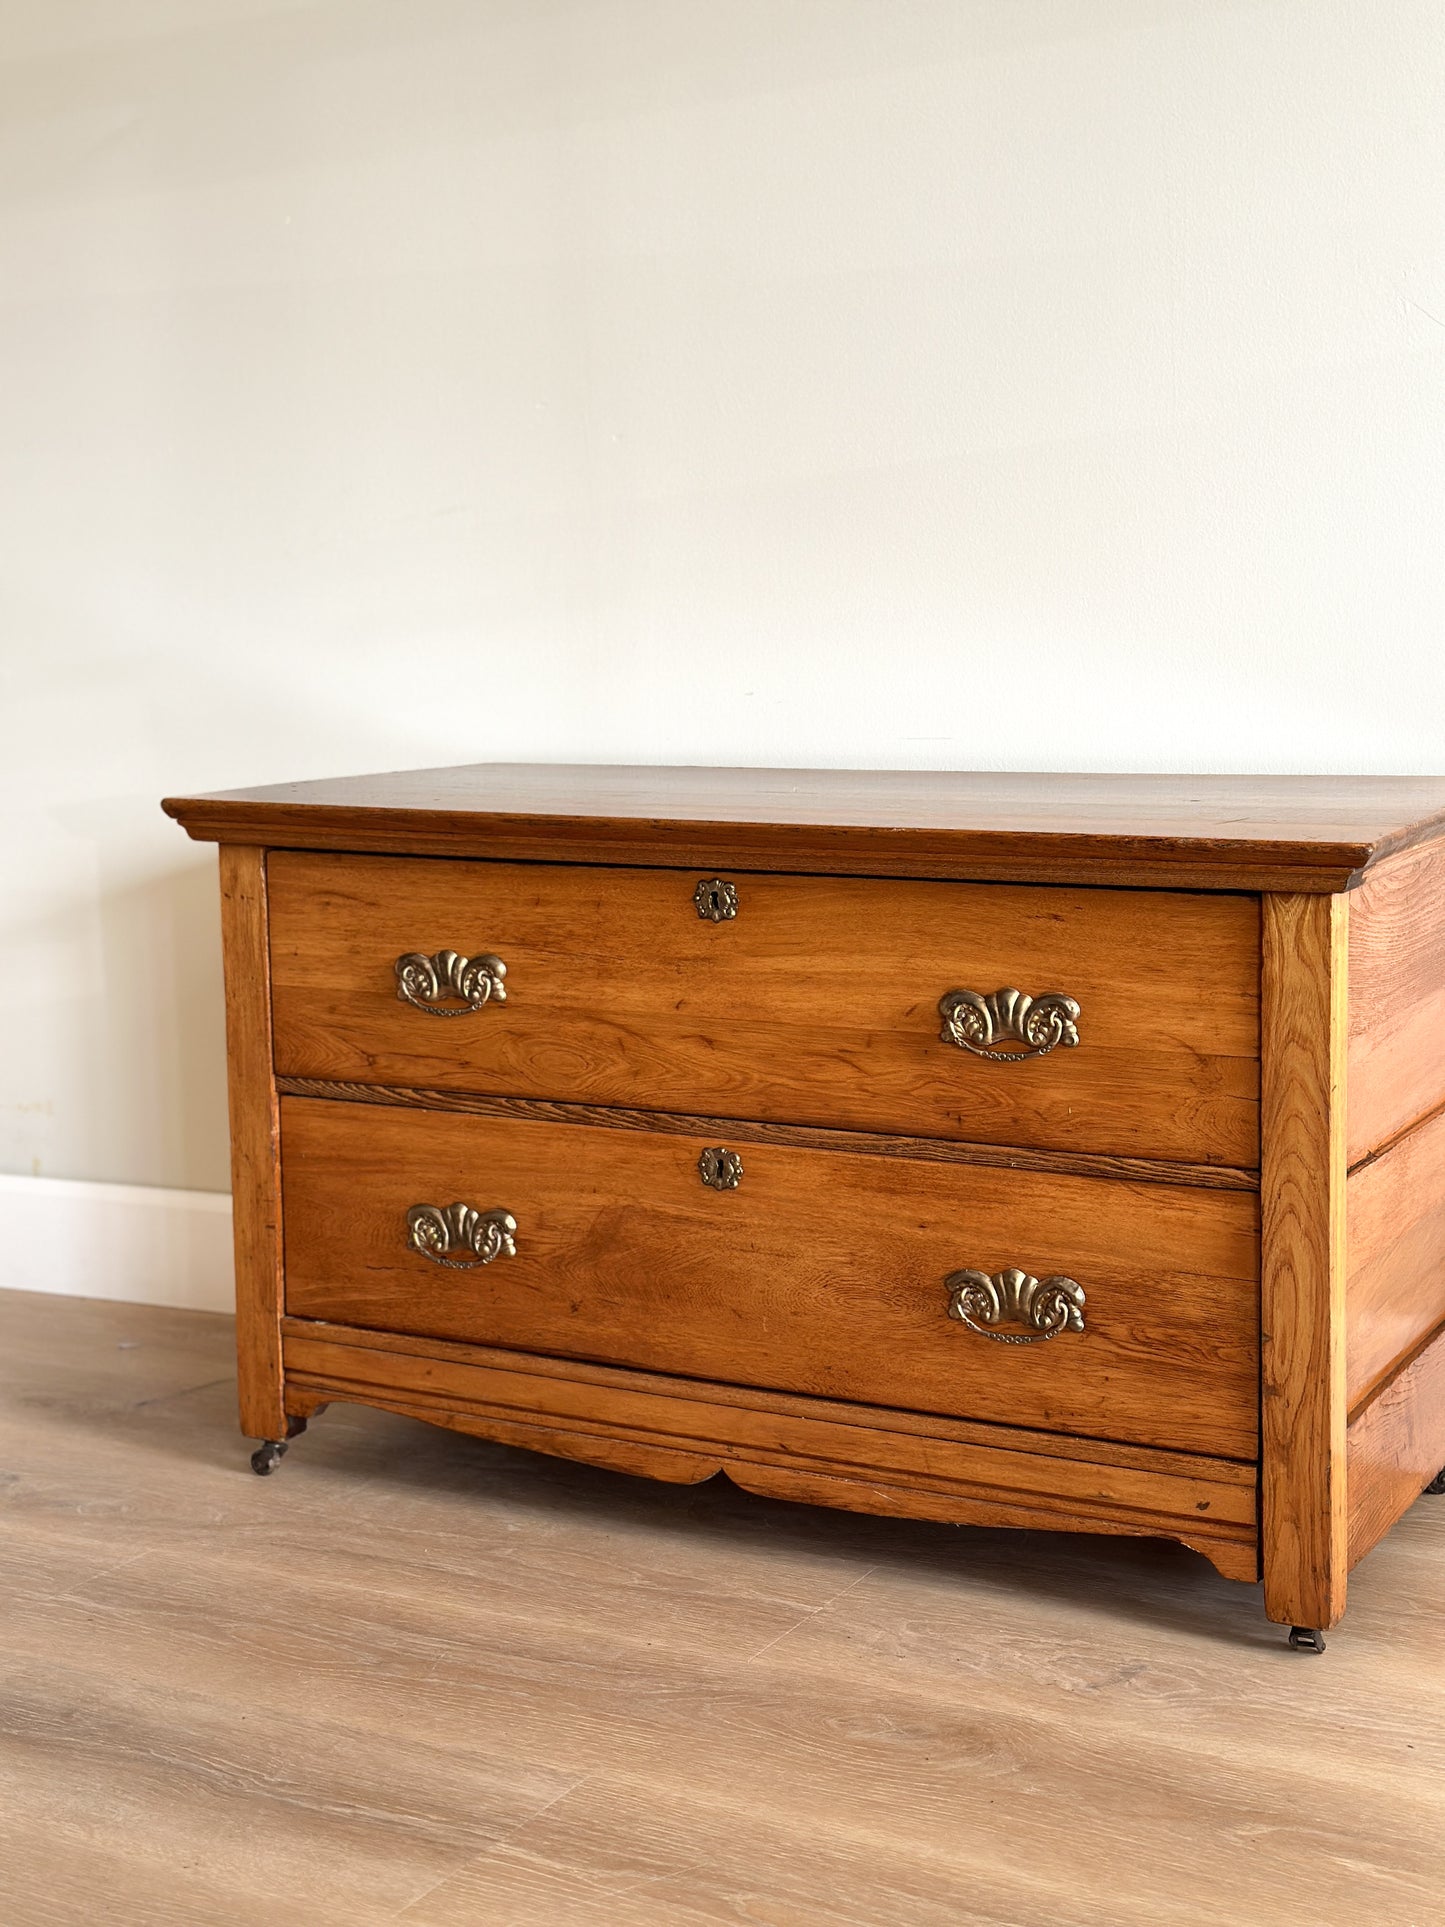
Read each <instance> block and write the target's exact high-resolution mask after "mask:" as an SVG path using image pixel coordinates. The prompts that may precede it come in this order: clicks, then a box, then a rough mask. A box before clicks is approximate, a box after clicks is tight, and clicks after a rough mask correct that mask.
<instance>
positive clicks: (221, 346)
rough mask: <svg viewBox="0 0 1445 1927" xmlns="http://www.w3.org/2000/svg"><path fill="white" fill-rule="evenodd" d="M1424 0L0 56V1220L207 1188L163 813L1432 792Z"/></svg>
mask: <svg viewBox="0 0 1445 1927" xmlns="http://www.w3.org/2000/svg"><path fill="white" fill-rule="evenodd" d="M1442 90H1445V8H1442V7H1441V6H1440V4H1439V0H1417V3H1415V4H1410V3H1408V0H1379V4H1374V5H1370V6H1363V5H1361V4H1359V0H1294V3H1293V4H1284V3H1283V0H1281V3H1279V4H1256V5H1226V4H1212V3H1211V0H387V3H386V4H381V3H380V0H329V3H327V0H315V3H313V4H301V3H298V0H290V3H289V4H288V0H29V4H26V3H25V0H8V4H6V5H5V6H4V7H3V8H0V552H3V558H4V560H3V568H0V652H3V654H0V701H3V743H0V798H3V813H0V1170H9V1171H12V1172H17V1173H22V1174H31V1173H41V1174H43V1175H47V1176H50V1175H57V1176H63V1177H74V1178H86V1179H96V1178H100V1179H110V1180H119V1181H127V1182H130V1183H135V1184H141V1185H162V1186H164V1185H171V1186H178V1187H188V1188H197V1187H199V1188H212V1189H219V1188H220V1187H222V1186H224V1184H225V1182H226V1167H225V1151H224V1109H223V1098H222V1068H223V1060H222V1042H221V1014H220V1001H219V970H218V962H217V954H216V926H215V916H214V910H213V895H214V890H213V877H212V858H211V854H210V852H209V851H205V850H200V849H197V848H196V847H195V846H192V845H188V844H186V843H185V842H184V841H183V840H182V838H181V835H180V833H179V832H178V831H177V830H176V829H175V828H174V827H173V826H172V825H170V824H168V823H167V822H165V821H164V820H163V819H162V817H161V816H160V814H159V812H158V810H157V809H156V798H157V797H159V796H160V794H161V793H162V792H163V791H184V790H193V789H200V788H217V787H223V786H226V785H232V784H238V783H245V782H261V781H270V780H278V779H283V778H286V777H293V776H305V775H313V774H316V775H319V774H323V773H328V772H334V773H340V772H345V771H347V770H355V769H368V768H378V767H382V768H384V767H396V766H398V765H404V764H408V763H436V762H445V761H448V760H470V759H475V758H487V757H535V758H540V759H566V758H584V759H592V760H598V759H636V760H645V761H666V760H680V761H700V762H706V761H741V762H801V763H828V762H838V763H860V764H867V763H878V764H917V765H958V766H961V765H970V764H982V765H998V766H1020V767H1070V766H1072V767H1082V768H1110V767H1118V768H1131V767H1133V768H1150V769H1169V768H1181V769H1241V768H1249V767H1258V768H1261V769H1345V768H1365V769H1394V770H1423V769H1439V768H1441V767H1442V766H1445V747H1442V744H1441V741H1440V734H1441V718H1442V713H1445V660H1442V651H1441V637H1442V614H1445V540H1442V531H1445V432H1442V431H1445V406H1442V367H1445V238H1442V206H1445V195H1442V185H1445V114H1442V111H1441V102H1442V97H1445V94H1442Z"/></svg>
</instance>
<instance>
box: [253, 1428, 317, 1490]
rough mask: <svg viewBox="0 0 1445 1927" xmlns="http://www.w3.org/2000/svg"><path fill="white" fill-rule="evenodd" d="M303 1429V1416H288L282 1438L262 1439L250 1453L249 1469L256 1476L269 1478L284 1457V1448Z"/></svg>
mask: <svg viewBox="0 0 1445 1927" xmlns="http://www.w3.org/2000/svg"><path fill="white" fill-rule="evenodd" d="M305 1430H306V1421H305V1419H304V1418H288V1419H287V1421H286V1436H285V1438H284V1439H262V1441H261V1443H260V1444H259V1445H258V1446H257V1447H256V1449H255V1451H254V1452H253V1453H252V1454H251V1470H252V1471H253V1472H254V1473H255V1474H256V1476H257V1478H259V1479H265V1478H269V1477H270V1475H271V1473H273V1472H274V1471H275V1470H276V1467H277V1466H278V1465H279V1464H280V1463H281V1461H282V1459H284V1458H285V1456H286V1448H287V1446H288V1445H289V1444H290V1443H291V1441H292V1439H294V1438H297V1437H299V1435H300V1434H301V1433H302V1432H304V1431H305Z"/></svg>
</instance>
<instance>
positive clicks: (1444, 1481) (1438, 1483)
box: [1425, 1467, 1445, 1499]
mask: <svg viewBox="0 0 1445 1927" xmlns="http://www.w3.org/2000/svg"><path fill="white" fill-rule="evenodd" d="M1425 1490H1426V1491H1427V1492H1428V1493H1429V1494H1430V1495H1431V1497H1432V1498H1436V1499H1439V1498H1445V1467H1442V1468H1441V1470H1440V1471H1438V1472H1437V1473H1436V1474H1435V1476H1434V1478H1433V1479H1431V1481H1430V1483H1429V1484H1428V1485H1427V1486H1426V1488H1425Z"/></svg>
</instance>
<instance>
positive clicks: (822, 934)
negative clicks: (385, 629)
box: [268, 851, 1259, 1166]
mask: <svg viewBox="0 0 1445 1927" xmlns="http://www.w3.org/2000/svg"><path fill="white" fill-rule="evenodd" d="M268 876H269V894H270V907H271V958H272V988H273V998H274V1023H275V1039H276V1068H277V1071H278V1073H280V1074H281V1075H283V1076H294V1077H319V1078H331V1079H339V1080H355V1081H359V1082H370V1083H379V1084H401V1085H412V1086H419V1087H422V1088H425V1087H427V1086H434V1087H437V1088H440V1089H452V1090H476V1091H486V1092H490V1093H494V1094H497V1095H502V1096H516V1097H539V1098H553V1099H563V1100H567V1099H570V1100H571V1101H573V1102H577V1103H599V1104H610V1105H624V1106H635V1107H639V1108H646V1109H655V1110H666V1111H683V1112H695V1113H704V1114H709V1115H720V1116H729V1117H752V1118H763V1119H772V1120H776V1121H779V1122H784V1123H796V1124H821V1125H836V1126H840V1127H844V1128H853V1129H862V1130H875V1131H887V1132H899V1133H904V1134H910V1133H911V1134H918V1135H924V1136H931V1137H951V1138H961V1139H967V1140H973V1141H975V1142H988V1143H995V1144H1016V1145H1027V1146H1034V1147H1038V1148H1042V1149H1056V1150H1077V1151H1089V1152H1099V1153H1117V1154H1123V1155H1130V1154H1132V1155H1136V1156H1143V1157H1158V1158H1172V1159H1181V1160H1185V1161H1195V1162H1200V1163H1209V1164H1231V1165H1241V1166H1250V1165H1253V1164H1255V1163H1256V1162H1257V1161H1258V1150H1259V1066H1258V1056H1259V909H1258V903H1257V901H1256V900H1255V899H1254V898H1251V897H1239V896H1184V895H1176V894H1172V893H1169V892H1164V891H1128V890H1068V889H1058V888H1046V887H1039V886H1012V885H1003V884H964V883H914V882H902V881H895V880H875V879H872V878H854V877H817V876H762V875H752V874H743V875H735V876H733V877H731V878H728V879H725V881H727V882H729V883H731V884H732V886H733V888H734V890H735V894H736V914H734V915H732V916H724V917H722V918H721V919H719V920H716V921H715V920H713V918H712V917H710V916H708V915H706V914H700V910H699V906H698V903H697V902H696V901H695V892H696V891H697V889H698V886H699V885H700V884H701V883H703V882H705V881H706V879H703V878H700V877H699V875H698V873H697V872H696V871H679V870H651V869H648V870H642V869H603V868H592V867H570V866H562V865H550V864H503V863H471V862H457V861H447V860H436V859H423V858H407V857H364V856H355V857H351V856H340V857H338V856H326V855H319V854H317V855H312V854H308V853H303V852H297V851H276V852H273V853H272V855H271V856H270V858H269V859H268ZM724 894H725V893H724ZM706 907H708V906H707V904H706V900H704V908H706ZM443 951H451V952H455V953H457V955H458V956H459V957H463V958H469V959H477V958H481V957H492V958H500V959H501V960H502V961H503V963H505V965H506V976H505V979H504V980H503V988H504V990H505V998H504V999H500V998H498V997H496V996H490V997H487V998H486V1001H484V1002H481V1003H480V1004H479V1006H478V1007H476V1008H470V1007H469V1006H468V1003H467V999H466V996H465V995H458V994H456V993H455V992H452V991H448V990H446V989H445V987H444V986H443V987H441V988H440V989H439V991H438V994H437V1006H438V1007H437V1008H435V1009H432V1008H425V1007H419V1005H421V1006H424V1005H425V1003H426V1000H427V992H426V988H425V986H423V988H422V989H421V990H420V991H419V993H418V1001H407V1000H406V999H404V998H403V997H402V996H401V995H399V992H398V976H397V968H396V966H397V960H398V959H399V958H402V957H405V956H408V955H410V956H417V957H423V958H425V957H435V956H436V954H437V953H439V952H443ZM474 986H475V987H474ZM467 987H468V989H469V991H470V994H471V995H472V996H473V997H477V998H480V997H482V996H484V995H485V992H486V989H487V981H486V975H485V970H483V971H482V972H480V973H476V974H474V975H473V977H472V978H470V979H469V980H468V986H467ZM1001 990H1017V991H1021V992H1023V993H1025V995H1026V996H1030V997H1034V998H1038V997H1041V996H1044V995H1046V994H1057V995H1059V996H1062V997H1066V998H1070V999H1072V1000H1073V1001H1074V1002H1075V1003H1076V1004H1077V1005H1078V1017H1077V1023H1076V1030H1077V1037H1078V1042H1077V1044H1076V1045H1070V1044H1068V1043H1067V1042H1065V1041H1060V1042H1059V1043H1058V1044H1057V1045H1056V1047H1054V1048H1052V1049H1046V1050H1043V1051H1038V1050H1037V1049H1036V1047H1035V1043H1031V1042H1030V1041H1029V1039H1028V1038H1027V1037H1022V1038H1021V1037H1018V1036H1011V1035H1009V1034H1008V1027H1007V1024H1006V1023H1005V1022H1003V1021H1002V1015H1003V1014H1002V1013H997V1012H996V1017H997V1018H998V1019H999V1021H998V1022H996V1024H995V1028H996V1029H997V1030H998V1031H999V1033H1000V1034H999V1037H998V1041H997V1043H996V1044H995V1045H994V1046H992V1047H989V1046H985V1047H984V1048H985V1049H988V1048H993V1049H1002V1050H1005V1051H1008V1052H1009V1053H1011V1055H1010V1056H1009V1057H1008V1058H1000V1057H995V1056H986V1055H978V1054H977V1053H976V1051H973V1050H969V1049H965V1048H961V1047H959V1046H958V1045H956V1044H954V1043H952V1042H949V1041H945V1040H944V1038H943V1037H942V1036H941V1034H940V1033H941V1030H942V1029H943V1022H942V1019H941V1017H940V1011H939V1000H940V998H941V997H944V996H945V995H947V994H948V993H950V992H955V991H963V992H972V993H977V994H978V995H979V996H981V997H985V998H987V997H990V996H991V995H992V993H994V992H997V991H1001ZM443 1010H446V1011H451V1012H453V1013H456V1012H460V1014H452V1015H443V1014H441V1012H442V1011H443ZM967 1016H968V1011H967V1007H965V1008H964V1011H963V1018H964V1020H965V1024H966V1021H967ZM977 1021H978V1023H979V1024H982V1023H983V1022H985V1021H986V1020H984V1019H982V1018H980V1019H978V1020H977ZM1037 1041H1041V1042H1043V1043H1044V1044H1047V1042H1048V1026H1047V1024H1045V1026H1044V1029H1043V1032H1042V1033H1041V1034H1040V1035H1039V1037H1038V1039H1037ZM1031 1052H1032V1053H1033V1054H1027V1053H1031Z"/></svg>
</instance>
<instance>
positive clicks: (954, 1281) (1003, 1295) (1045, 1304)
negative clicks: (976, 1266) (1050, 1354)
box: [943, 1271, 1084, 1345]
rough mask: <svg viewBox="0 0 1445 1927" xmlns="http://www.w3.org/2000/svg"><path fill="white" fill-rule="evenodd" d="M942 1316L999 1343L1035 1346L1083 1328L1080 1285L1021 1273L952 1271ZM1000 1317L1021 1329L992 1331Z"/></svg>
mask: <svg viewBox="0 0 1445 1927" xmlns="http://www.w3.org/2000/svg"><path fill="white" fill-rule="evenodd" d="M943 1282H944V1286H945V1288H946V1289H947V1292H948V1315H949V1317H950V1318H957V1319H958V1320H959V1321H960V1322H961V1323H962V1324H965V1325H967V1326H968V1329H969V1330H970V1331H971V1332H977V1333H978V1335H979V1337H980V1338H992V1339H994V1340H996V1342H997V1343H998V1344H1000V1345H1041V1344H1043V1343H1044V1342H1045V1341H1046V1340H1047V1339H1050V1338H1057V1337H1058V1335H1059V1333H1060V1332H1066V1331H1067V1332H1081V1331H1082V1330H1083V1329H1084V1287H1083V1286H1082V1285H1081V1284H1079V1283H1078V1281H1077V1280H1076V1279H1073V1278H1064V1277H1062V1276H1055V1277H1053V1278H1035V1277H1033V1276H1032V1274H1031V1273H1029V1272H1027V1271H996V1272H994V1273H993V1275H992V1276H991V1277H990V1275H989V1273H988V1272H986V1271H955V1272H951V1273H950V1274H949V1276H948V1277H947V1278H945V1279H944V1281H943ZM1005 1319H1012V1320H1013V1321H1014V1322H1015V1323H1017V1324H1019V1325H1022V1326H1024V1327H1025V1329H1024V1330H1023V1331H1018V1332H1004V1331H995V1330H994V1329H993V1327H994V1326H995V1325H999V1324H1001V1323H1002V1322H1003V1321H1004V1320H1005Z"/></svg>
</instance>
